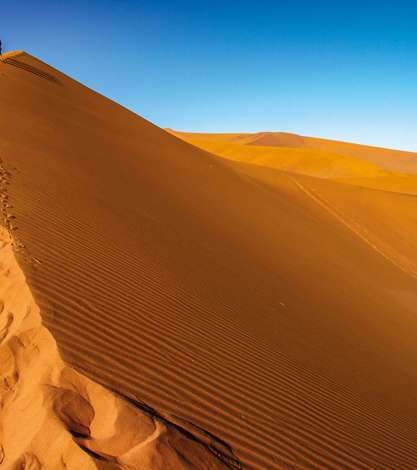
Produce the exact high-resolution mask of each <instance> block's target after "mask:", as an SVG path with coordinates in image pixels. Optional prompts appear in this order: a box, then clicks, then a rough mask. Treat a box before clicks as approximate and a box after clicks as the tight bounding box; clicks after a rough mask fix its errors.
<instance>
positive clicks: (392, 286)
mask: <svg viewBox="0 0 417 470" xmlns="http://www.w3.org/2000/svg"><path fill="white" fill-rule="evenodd" d="M12 59H13V61H10V62H6V63H4V62H3V63H1V64H0V81H1V85H2V93H1V95H0V109H1V112H0V153H1V158H2V159H3V161H4V164H5V166H7V168H8V169H9V171H10V175H11V176H10V178H9V180H8V182H7V183H8V198H9V199H8V200H9V201H10V205H11V206H13V214H14V217H15V218H14V219H13V223H12V224H11V225H10V226H9V229H10V230H11V231H12V233H13V234H14V237H15V239H18V240H19V246H24V251H23V253H24V254H20V255H19V261H20V265H21V267H22V269H23V271H24V273H25V275H26V278H27V280H28V282H29V285H30V288H31V291H32V294H33V296H34V299H35V301H36V302H37V304H38V305H39V308H40V312H41V315H42V320H43V323H44V325H45V326H46V327H47V328H48V329H49V330H50V331H51V332H52V334H53V337H54V339H55V340H56V342H57V344H58V348H59V351H60V353H61V355H62V357H63V359H64V361H65V363H66V364H68V366H71V367H73V368H75V369H77V370H78V371H79V372H80V373H82V374H85V375H86V376H87V377H88V378H89V379H90V380H94V381H96V382H99V383H101V384H102V385H104V386H105V387H106V388H107V389H112V390H115V391H117V392H118V394H119V395H120V396H122V397H123V396H124V397H125V400H126V401H128V400H130V402H131V403H146V406H147V407H153V408H154V409H155V410H157V411H158V413H159V414H161V415H163V416H164V417H167V419H169V420H171V421H174V422H175V423H177V424H178V425H181V426H183V427H184V428H186V429H188V430H189V431H190V432H191V433H195V434H198V435H202V436H206V437H207V438H210V439H211V441H212V445H213V446H214V450H215V452H220V450H221V451H223V452H224V453H225V454H226V453H227V452H228V453H227V455H228V456H229V457H228V458H227V459H224V461H222V462H221V464H222V465H223V464H224V465H227V466H228V467H229V468H239V467H240V466H241V465H243V467H244V468H247V469H290V468H291V469H307V468H308V469H311V468H320V469H321V468H326V469H340V468H345V469H387V468H401V469H415V468H416V467H417V448H416V445H415V443H416V438H417V426H416V418H417V410H416V406H415V405H416V390H417V368H416V367H415V364H416V361H417V342H416V335H417V317H416V315H415V311H416V305H417V296H416V292H417V291H416V288H417V281H416V274H415V263H416V260H417V257H416V250H415V249H414V246H413V243H411V244H408V243H406V242H405V241H404V240H403V241H402V242H400V241H401V240H402V238H404V237H403V233H402V230H399V229H398V230H392V226H391V225H390V222H389V220H388V218H383V214H384V211H386V210H391V209H392V208H394V207H396V208H400V207H401V208H402V209H397V210H399V211H400V210H401V211H402V212H401V214H403V215H404V217H400V215H398V216H396V218H395V221H397V220H398V222H399V223H401V224H402V225H400V227H401V228H403V229H404V230H408V232H407V233H408V238H409V239H413V240H415V239H416V238H415V235H416V233H415V232H416V230H415V221H414V220H413V217H414V216H413V215H412V214H416V213H417V211H416V209H417V207H416V202H415V201H414V198H411V197H410V196H402V195H397V194H388V193H386V194H385V193H384V194H385V196H384V199H379V198H378V197H377V196H375V195H374V194H378V192H377V191H374V192H373V191H370V190H362V189H358V188H355V187H348V186H346V187H345V186H343V187H344V188H345V190H344V192H343V191H342V193H343V196H341V195H340V194H341V193H340V191H339V186H340V187H342V186H341V185H339V184H338V183H334V182H331V181H329V182H327V184H326V185H324V184H323V183H322V182H320V181H319V180H316V179H315V178H306V177H301V176H297V175H295V174H289V173H282V172H280V171H276V170H270V169H265V168H262V167H260V166H258V167H256V166H255V165H252V166H250V165H246V166H245V165H242V164H240V163H234V162H230V161H229V162H226V161H224V160H222V159H220V158H217V157H215V156H213V155H211V154H209V153H207V152H205V151H202V150H199V149H196V148H195V147H193V146H191V145H189V144H187V143H185V142H183V141H181V140H179V139H177V138H176V137H174V136H173V135H171V134H169V133H167V132H164V131H162V130H161V129H159V128H157V127H155V126H153V125H152V124H150V123H148V122H147V121H145V120H143V119H142V118H140V117H138V116H136V115H135V114H133V113H131V112H129V111H127V110H126V109H124V108H122V107H120V106H118V105H117V104H115V103H113V102H111V101H109V100H107V99H105V98H104V97H102V96H100V95H98V94H96V93H94V92H92V91H91V90H89V89H87V88H85V87H83V86H82V85H80V84H78V83H76V82H74V81H72V80H71V79H69V78H68V77H66V76H64V75H63V74H61V73H59V72H58V71H56V70H54V69H52V68H50V67H48V66H47V65H45V64H43V63H42V62H40V61H38V60H37V59H35V58H33V57H31V56H29V55H26V54H21V55H18V56H14V57H13V58H12ZM254 168H255V170H254ZM261 170H262V171H261ZM260 171H261V172H260ZM259 172H260V173H259ZM262 172H266V174H265V173H262ZM346 188H348V190H347V189H346ZM346 191H349V193H347V192H346ZM363 191H367V193H366V194H367V200H368V201H369V204H371V207H375V208H377V209H378V210H377V212H376V213H377V217H376V216H375V218H373V216H372V210H371V211H370V210H369V205H367V204H363V203H361V201H363V199H361V198H362V197H363ZM404 201H406V202H404ZM372 205H373V206H372ZM375 210H376V209H375ZM410 214H411V215H410ZM366 220H368V222H367V223H365V221H366ZM381 220H382V221H383V222H384V223H383V224H381V223H380V222H381ZM386 231H388V232H389V236H386V235H385V232H386ZM401 237H402V238H401ZM203 430H204V431H203ZM119 432H120V433H123V430H122V428H120V431H119ZM45 438H47V436H45ZM216 446H217V447H216ZM226 450H227V452H226ZM231 450H233V452H234V454H235V457H233V454H232V453H231ZM112 452H113V453H112ZM107 454H110V455H111V456H113V455H114V451H112V450H111V449H110V450H107ZM100 462H101V461H99V462H98V463H100ZM203 462H204V463H200V464H198V463H197V464H195V468H217V467H215V466H213V465H214V464H212V463H210V462H209V461H208V460H207V461H203ZM159 465H160V466H159V467H158V466H156V464H155V468H170V467H167V466H166V467H164V466H163V462H162V463H159ZM216 465H220V464H217V463H216ZM45 468H48V466H47V465H45ZM103 468H104V467H103ZM129 468H131V467H129ZM133 468H136V467H133ZM137 468H141V467H139V466H138V467H137ZM150 468H152V467H150ZM180 468H182V467H180ZM185 468H188V467H185ZM190 468H192V467H191V466H190Z"/></svg>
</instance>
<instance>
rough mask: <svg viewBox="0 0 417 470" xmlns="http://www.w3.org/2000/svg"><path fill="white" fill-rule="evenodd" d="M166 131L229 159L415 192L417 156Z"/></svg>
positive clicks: (281, 136) (289, 139)
mask: <svg viewBox="0 0 417 470" xmlns="http://www.w3.org/2000/svg"><path fill="white" fill-rule="evenodd" d="M169 132H171V133H172V134H174V135H176V136H177V137H180V138H181V139H183V140H186V141H187V142H189V143H191V144H193V145H195V146H197V147H200V148H202V149H205V150H208V151H209V152H212V153H214V154H216V155H219V156H221V157H225V158H227V159H229V160H233V161H239V162H245V163H251V164H255V165H259V166H265V167H267V168H274V169H280V170H284V171H289V172H293V173H297V174H304V175H310V176H316V177H319V178H326V179H334V180H340V181H342V182H345V183H349V184H353V185H355V186H362V187H368V188H375V189H381V190H385V191H394V192H399V193H407V194H416V193H417V177H416V175H417V154H416V153H412V152H402V151H397V150H390V149H383V148H377V147H369V146H366V145H358V144H350V143H347V142H336V141H332V140H324V139H316V138H313V137H303V136H299V135H295V134H287V133H284V132H260V133H257V134H200V133H190V132H176V131H173V130H171V129H169Z"/></svg>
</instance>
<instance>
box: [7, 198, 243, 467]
mask: <svg viewBox="0 0 417 470" xmlns="http://www.w3.org/2000/svg"><path fill="white" fill-rule="evenodd" d="M1 195H2V196H3V197H4V196H5V194H4V193H2V194H1ZM8 215H9V216H10V215H11V214H10V213H9V214H8ZM16 250H17V252H18V253H19V255H20V256H21V257H26V253H25V250H24V247H23V246H22V244H21V243H19V242H18V241H16V240H14V241H13V239H12V238H11V237H10V235H9V234H8V232H7V231H6V230H1V231H0V266H1V269H0V299H1V301H0V321H1V323H0V376H1V382H0V403H1V407H0V464H1V468H2V469H3V468H4V469H5V470H7V469H10V470H17V469H22V470H23V469H27V470H29V469H30V470H40V469H50V470H58V469H62V470H64V469H68V470H70V469H73V470H78V469H86V470H87V469H95V468H102V469H114V470H117V469H119V470H123V469H125V470H128V469H141V470H142V469H143V470H158V469H161V470H162V469H167V468H170V469H182V470H191V469H195V468H202V469H203V468H204V469H210V470H211V469H212V470H221V469H227V468H233V466H232V464H235V465H234V468H238V465H237V463H236V462H237V461H236V460H235V459H234V458H233V456H231V455H230V451H229V449H221V447H219V445H218V443H215V442H212V440H211V439H210V438H207V436H203V437H202V438H201V439H200V438H199V437H198V436H197V435H195V434H194V435H193V434H191V433H190V432H189V431H187V430H186V429H184V428H181V427H179V426H177V425H175V424H174V423H171V422H169V421H168V420H166V419H165V418H163V417H162V416H159V415H158V414H157V413H156V412H155V411H154V410H152V409H150V408H149V407H146V406H145V405H144V404H142V403H139V402H135V400H133V399H132V398H129V397H124V398H122V397H120V396H118V395H117V394H114V393H111V392H109V391H108V390H106V389H105V388H104V387H102V386H100V385H98V384H96V383H94V382H93V381H91V380H89V379H88V378H86V377H85V376H83V375H81V374H79V373H77V372H76V371H75V370H74V369H72V368H70V367H68V366H67V365H66V364H65V363H64V362H63V361H62V359H61V357H60V355H59V352H58V349H57V346H56V342H55V340H54V338H53V337H52V335H51V334H50V332H49V331H48V330H47V329H46V328H45V327H44V326H43V325H42V321H41V315H40V312H39V308H38V306H37V305H36V303H35V301H34V299H33V297H32V295H31V293H30V290H29V288H28V286H27V284H26V281H25V278H24V275H23V273H22V271H21V270H20V268H19V266H18V264H17V261H16V258H15V252H16ZM25 262H26V263H30V262H32V263H33V260H30V259H26V261H25Z"/></svg>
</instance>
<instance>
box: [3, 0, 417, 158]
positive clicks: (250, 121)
mask: <svg viewBox="0 0 417 470" xmlns="http://www.w3.org/2000/svg"><path fill="white" fill-rule="evenodd" d="M0 11H1V22H0V37H1V39H2V40H3V43H4V47H5V49H6V50H11V49H24V50H26V51H28V52H30V53H32V54H34V55H36V56H38V57H39V58H41V59H43V60H44V61H46V62H48V63H50V64H51V65H53V66H55V67H57V68H59V69H60V70H62V71H64V72H65V73H67V74H69V75H71V76H72V77H74V78H76V79H78V80H80V81H81V82H83V83H84V84H86V85H88V86H90V87H92V88H94V89H95V90H97V91H99V92H101V93H103V94H105V95H106V96H109V97H110V98H112V99H114V100H116V101H118V102H120V103H121V104H123V105H124V106H126V107H128V108H130V109H132V110H133V111H135V112H137V113H138V114H140V115H142V116H144V117H145V118H147V119H149V120H151V121H152V122H154V123H155V124H158V125H159V126H161V127H171V128H174V129H178V130H192V131H207V132H215V131H217V132H228V131H230V132H249V131H260V130H281V131H289V132H295V133H299V134H303V135H312V136H320V137H328V138H334V139H341V140H349V141H354V142H360V143H368V144H375V145H380V146H386V147H393V148H403V149H411V150H417V2H416V1H415V0H412V1H403V0H397V1H385V0H379V1H377V0H374V1H369V0H362V1H357V0H350V1H344V0H332V1H330V0H329V1H325V0H298V1H297V0H288V1H287V0H282V1H281V0H274V1H273V0H258V1H255V0H251V1H246V0H241V1H237V0H223V1H219V0H205V1H200V0H170V1H168V0H136V1H127V0H119V1H106V0H90V1H88V2H87V1H84V0H80V1H79V0H72V1H71V2H69V1H66V0H54V1H52V0H51V1H48V0H37V1H36V2H35V1H21V0H12V1H7V0H5V1H4V2H2V4H1V10H0ZM0 111H1V110H0Z"/></svg>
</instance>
